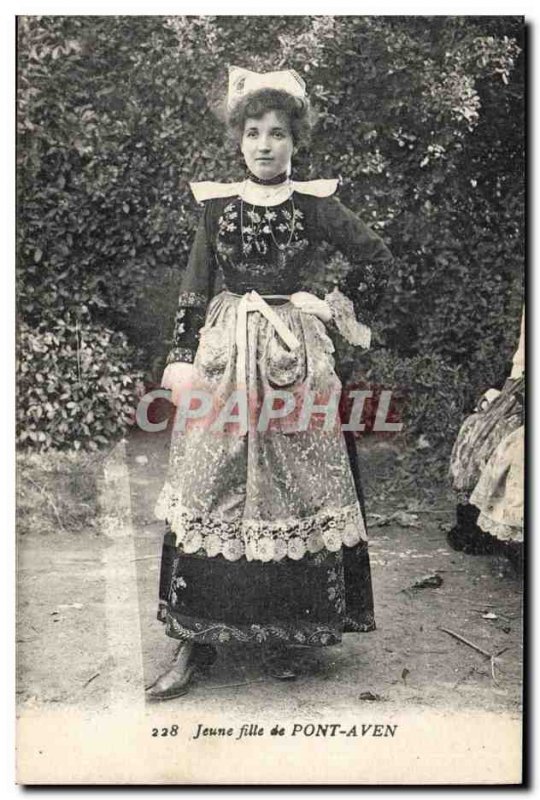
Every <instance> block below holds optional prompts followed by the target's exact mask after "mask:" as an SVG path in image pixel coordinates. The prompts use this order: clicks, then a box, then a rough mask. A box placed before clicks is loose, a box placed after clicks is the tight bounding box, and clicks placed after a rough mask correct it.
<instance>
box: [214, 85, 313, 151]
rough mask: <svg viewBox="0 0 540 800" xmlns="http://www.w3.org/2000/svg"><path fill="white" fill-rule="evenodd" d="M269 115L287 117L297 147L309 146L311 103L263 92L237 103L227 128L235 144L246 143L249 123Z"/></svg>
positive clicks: (281, 93) (277, 92) (273, 91)
mask: <svg viewBox="0 0 540 800" xmlns="http://www.w3.org/2000/svg"><path fill="white" fill-rule="evenodd" d="M267 111H282V112H283V113H285V114H286V116H287V118H288V120H289V126H290V129H291V134H292V138H293V141H294V144H295V145H296V146H297V147H305V146H307V145H308V144H309V140H310V137H311V128H312V126H313V121H314V120H313V112H312V110H311V106H310V104H309V100H308V99H307V98H305V99H304V100H300V99H299V98H297V97H293V96H292V95H291V94H289V93H288V92H285V91H283V90H281V89H259V91H258V92H252V93H250V94H248V95H246V97H243V98H242V99H241V100H239V101H238V102H237V103H235V105H234V106H233V107H232V108H231V109H230V111H229V113H228V115H227V127H228V129H229V133H230V135H231V137H232V138H233V139H234V141H235V142H239V141H240V140H241V139H242V136H243V134H244V125H245V122H246V119H249V118H252V119H260V118H261V117H262V116H263V114H266V112H267Z"/></svg>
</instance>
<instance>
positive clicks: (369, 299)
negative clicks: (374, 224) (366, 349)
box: [317, 197, 392, 325]
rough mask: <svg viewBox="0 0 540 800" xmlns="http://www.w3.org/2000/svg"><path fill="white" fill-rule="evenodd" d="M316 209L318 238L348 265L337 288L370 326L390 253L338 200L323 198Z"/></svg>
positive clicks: (384, 282) (383, 288)
mask: <svg viewBox="0 0 540 800" xmlns="http://www.w3.org/2000/svg"><path fill="white" fill-rule="evenodd" d="M317 206H318V213H317V224H318V230H319V235H320V236H321V238H322V239H324V240H325V241H327V242H329V243H330V244H333V245H335V246H336V247H337V248H338V249H339V250H340V251H341V252H342V253H343V255H344V256H345V257H346V258H347V260H348V261H349V262H350V264H351V269H350V270H349V271H348V272H347V273H346V274H345V275H344V276H343V277H342V278H341V280H340V282H339V284H338V287H337V288H338V289H339V290H340V291H341V292H343V293H344V294H345V295H347V296H348V297H349V298H350V299H351V300H352V301H353V304H354V310H355V312H356V315H357V317H358V319H359V320H360V322H362V323H364V324H366V325H370V324H371V321H372V318H373V315H374V313H375V311H376V309H377V306H378V304H379V302H380V301H381V299H382V296H383V294H384V291H385V288H386V284H387V281H388V274H389V265H390V261H391V259H392V253H391V252H390V250H389V249H388V248H387V246H386V245H385V244H384V242H383V240H382V239H381V238H380V237H379V236H378V235H377V234H376V233H375V232H374V231H372V230H371V228H370V227H368V225H366V224H365V222H363V221H362V220H361V219H360V218H359V217H357V216H356V214H355V213H354V212H353V211H351V210H350V209H348V208H346V206H344V205H343V203H341V202H340V201H339V200H338V199H337V197H328V198H325V199H324V200H321V201H320V202H319V203H318V204H317Z"/></svg>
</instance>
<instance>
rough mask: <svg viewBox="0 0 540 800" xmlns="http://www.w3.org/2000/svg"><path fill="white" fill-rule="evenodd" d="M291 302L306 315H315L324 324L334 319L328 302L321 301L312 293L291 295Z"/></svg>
mask: <svg viewBox="0 0 540 800" xmlns="http://www.w3.org/2000/svg"><path fill="white" fill-rule="evenodd" d="M289 300H290V301H291V303H292V304H293V305H294V306H296V308H298V309H300V311H303V312H304V313H306V314H313V315H314V316H316V317H318V318H319V319H320V320H322V321H323V322H330V320H331V319H332V309H331V308H330V305H329V304H328V303H327V302H326V300H320V299H319V298H318V297H316V296H315V295H314V294H311V292H295V293H294V294H291V296H290V298H289Z"/></svg>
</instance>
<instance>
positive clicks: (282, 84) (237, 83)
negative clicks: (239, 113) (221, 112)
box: [227, 66, 306, 108]
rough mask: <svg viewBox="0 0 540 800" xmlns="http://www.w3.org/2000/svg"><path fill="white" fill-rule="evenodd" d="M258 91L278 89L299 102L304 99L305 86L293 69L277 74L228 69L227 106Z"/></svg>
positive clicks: (237, 68)
mask: <svg viewBox="0 0 540 800" xmlns="http://www.w3.org/2000/svg"><path fill="white" fill-rule="evenodd" d="M260 89H280V90H281V91H284V92H287V93H288V94H291V95H292V96H293V97H296V98H298V99H299V100H304V99H305V97H306V84H305V82H304V80H303V79H302V78H301V77H300V75H299V74H298V73H297V72H296V71H295V70H294V69H285V70H280V71H278V72H252V71H251V70H249V69H244V68H243V67H232V66H231V67H229V91H228V94H227V106H228V107H229V108H231V106H233V105H235V103H237V102H238V101H239V100H241V99H242V98H243V97H245V95H247V94H251V93H252V92H257V91H259V90H260Z"/></svg>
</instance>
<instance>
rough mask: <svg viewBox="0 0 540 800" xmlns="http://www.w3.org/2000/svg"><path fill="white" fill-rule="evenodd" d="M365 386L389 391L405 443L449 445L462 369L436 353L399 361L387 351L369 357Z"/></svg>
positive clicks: (458, 411) (460, 401) (460, 406)
mask: <svg viewBox="0 0 540 800" xmlns="http://www.w3.org/2000/svg"><path fill="white" fill-rule="evenodd" d="M368 361H369V366H368V367H367V370H366V372H365V380H366V382H367V384H368V385H373V386H376V387H383V388H387V389H391V390H392V395H393V397H394V403H393V405H394V407H395V408H396V410H397V411H398V412H399V418H400V421H402V422H403V436H404V437H405V439H407V440H408V441H411V440H412V439H415V438H418V437H420V436H422V438H423V440H424V441H425V442H426V446H427V445H428V444H429V446H431V447H433V448H436V449H438V450H440V448H441V446H444V445H445V444H446V446H447V447H448V446H450V447H451V446H452V443H453V440H454V438H455V434H456V433H457V431H458V429H459V426H460V424H461V421H462V419H463V412H464V402H465V391H464V384H463V370H462V368H461V367H456V366H454V365H452V364H449V363H448V362H446V361H445V360H444V359H443V358H442V357H441V356H439V355H436V354H430V355H423V356H413V357H412V358H403V357H401V356H399V355H397V354H396V353H393V352H390V351H388V350H377V351H374V352H373V353H371V354H370V356H369V359H368Z"/></svg>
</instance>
